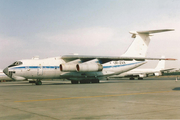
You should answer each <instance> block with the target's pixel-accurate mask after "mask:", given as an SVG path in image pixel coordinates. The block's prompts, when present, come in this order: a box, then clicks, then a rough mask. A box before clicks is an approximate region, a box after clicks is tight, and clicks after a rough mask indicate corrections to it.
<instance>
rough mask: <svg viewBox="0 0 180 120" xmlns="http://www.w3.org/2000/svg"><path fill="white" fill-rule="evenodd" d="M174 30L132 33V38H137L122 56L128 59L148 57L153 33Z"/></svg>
mask: <svg viewBox="0 0 180 120" xmlns="http://www.w3.org/2000/svg"><path fill="white" fill-rule="evenodd" d="M173 30H174V29H161V30H148V31H130V33H131V34H132V38H135V39H134V41H133V42H132V44H131V45H130V47H129V48H128V50H127V51H126V52H125V53H124V54H123V55H122V56H127V57H146V53H147V49H148V46H149V43H150V37H149V36H152V35H151V34H153V33H159V32H166V31H173Z"/></svg>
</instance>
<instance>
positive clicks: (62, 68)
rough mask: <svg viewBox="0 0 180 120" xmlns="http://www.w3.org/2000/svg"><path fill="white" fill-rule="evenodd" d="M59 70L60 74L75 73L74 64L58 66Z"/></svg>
mask: <svg viewBox="0 0 180 120" xmlns="http://www.w3.org/2000/svg"><path fill="white" fill-rule="evenodd" d="M59 68H60V71H62V72H75V71H76V64H60V66H59Z"/></svg>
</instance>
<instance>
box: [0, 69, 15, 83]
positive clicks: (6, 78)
mask: <svg viewBox="0 0 180 120" xmlns="http://www.w3.org/2000/svg"><path fill="white" fill-rule="evenodd" d="M1 80H3V81H4V80H12V79H11V78H10V77H8V76H7V75H6V74H4V73H3V70H1V69H0V81H1Z"/></svg>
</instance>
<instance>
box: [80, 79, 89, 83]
mask: <svg viewBox="0 0 180 120" xmlns="http://www.w3.org/2000/svg"><path fill="white" fill-rule="evenodd" d="M90 82H91V81H90V80H81V81H80V83H81V84H84V83H90Z"/></svg>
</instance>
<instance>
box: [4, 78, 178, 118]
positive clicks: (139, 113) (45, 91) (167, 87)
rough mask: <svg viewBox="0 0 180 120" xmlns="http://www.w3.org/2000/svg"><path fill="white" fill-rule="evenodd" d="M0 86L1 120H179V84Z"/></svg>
mask: <svg viewBox="0 0 180 120" xmlns="http://www.w3.org/2000/svg"><path fill="white" fill-rule="evenodd" d="M42 82H43V84H42V85H34V84H32V83H28V82H27V81H19V82H18V81H15V82H2V83H0V120H68V119H78V120H79V119H83V120H84V119H180V80H179V81H178V80H177V81H176V78H174V77H173V78H147V79H144V80H128V79H112V80H108V81H107V80H103V81H101V83H95V84H71V83H70V81H62V80H60V81H57V80H55V81H42Z"/></svg>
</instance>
